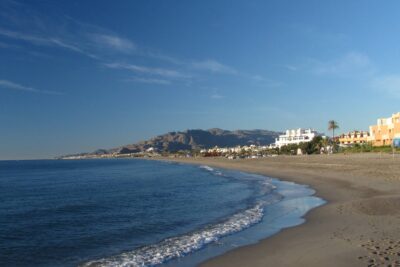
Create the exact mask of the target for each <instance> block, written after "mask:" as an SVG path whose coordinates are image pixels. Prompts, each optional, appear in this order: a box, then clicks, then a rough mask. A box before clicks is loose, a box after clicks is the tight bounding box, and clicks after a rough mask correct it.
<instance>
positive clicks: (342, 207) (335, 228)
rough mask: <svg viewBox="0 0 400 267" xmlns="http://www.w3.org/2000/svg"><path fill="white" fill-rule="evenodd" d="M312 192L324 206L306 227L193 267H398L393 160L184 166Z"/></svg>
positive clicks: (398, 192)
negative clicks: (249, 175)
mask: <svg viewBox="0 0 400 267" xmlns="http://www.w3.org/2000/svg"><path fill="white" fill-rule="evenodd" d="M176 161H180V162H187V163H195V164H207V165H209V166H213V167H220V168H228V169H237V170H242V171H246V172H253V173H259V174H263V175H267V176H270V177H275V178H280V179H283V180H287V181H293V182H297V183H301V184H308V185H310V186H311V187H312V188H314V189H315V190H316V191H317V193H316V195H317V196H320V197H322V198H323V199H325V200H327V201H328V203H327V204H326V205H324V206H322V207H319V208H317V209H314V210H312V211H310V212H309V213H308V214H307V215H306V223H304V224H302V225H300V226H296V227H293V228H288V229H285V230H283V231H281V232H280V233H278V234H276V235H274V236H272V237H269V238H267V239H264V240H261V241H260V242H258V243H257V244H254V245H250V246H246V247H241V248H238V249H234V250H232V251H230V252H228V253H226V254H224V255H221V256H218V257H216V258H214V259H211V260H209V261H206V262H205V263H203V264H202V265H201V266H206V267H211V266H218V267H221V266H230V267H231V266H240V267H243V266H254V267H257V266H274V267H276V266H297V267H298V266H307V267H313V266H352V267H353V266H400V155H396V157H395V158H392V156H391V155H387V154H383V155H381V154H367V153H364V154H352V155H329V156H328V155H315V156H314V155H313V156H279V157H274V158H272V157H270V158H262V159H241V160H228V159H224V158H191V159H190V158H189V159H176Z"/></svg>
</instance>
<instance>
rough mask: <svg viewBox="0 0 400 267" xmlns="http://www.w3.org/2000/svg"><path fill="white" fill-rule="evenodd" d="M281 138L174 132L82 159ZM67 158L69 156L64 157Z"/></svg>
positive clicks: (252, 132)
mask: <svg viewBox="0 0 400 267" xmlns="http://www.w3.org/2000/svg"><path fill="white" fill-rule="evenodd" d="M279 134H281V133H280V132H276V131H269V130H262V129H255V130H234V131H230V130H223V129H220V128H211V129H208V130H202V129H188V130H185V131H173V132H168V133H165V134H161V135H157V136H155V137H152V138H150V139H148V140H144V141H139V142H137V143H134V144H127V145H123V146H119V147H115V148H111V149H98V150H96V151H94V152H91V153H80V154H75V155H68V156H78V155H103V154H112V153H117V154H128V153H138V152H144V151H146V150H148V149H149V148H153V149H154V150H155V151H158V152H171V153H173V152H177V151H180V150H195V149H207V148H212V147H215V146H218V147H233V146H238V145H240V146H244V145H252V144H254V145H269V144H271V143H273V142H274V141H275V138H276V137H278V135H279ZM64 157H65V156H64Z"/></svg>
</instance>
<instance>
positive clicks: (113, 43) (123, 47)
mask: <svg viewBox="0 0 400 267" xmlns="http://www.w3.org/2000/svg"><path fill="white" fill-rule="evenodd" d="M90 37H91V39H92V41H93V42H95V43H96V44H97V45H99V46H100V47H104V48H107V49H112V50H116V51H118V52H122V53H131V52H133V51H135V50H136V45H135V44H134V43H133V42H132V41H130V40H128V39H125V38H121V37H118V36H116V35H109V34H91V35H90Z"/></svg>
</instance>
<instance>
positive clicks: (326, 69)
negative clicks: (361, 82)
mask: <svg viewBox="0 0 400 267" xmlns="http://www.w3.org/2000/svg"><path fill="white" fill-rule="evenodd" d="M311 61H312V63H311V64H312V65H313V66H312V69H311V71H312V72H313V73H314V74H319V75H324V74H339V75H352V74H354V73H355V72H357V73H364V74H365V73H366V72H371V71H373V64H372V62H371V60H370V58H369V57H368V56H367V55H365V54H363V53H359V52H350V53H347V54H345V55H344V56H341V57H339V58H337V59H334V60H331V61H326V62H323V61H318V60H311Z"/></svg>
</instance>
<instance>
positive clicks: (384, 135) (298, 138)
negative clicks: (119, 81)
mask: <svg viewBox="0 0 400 267" xmlns="http://www.w3.org/2000/svg"><path fill="white" fill-rule="evenodd" d="M338 128H339V125H338V123H337V122H335V121H330V122H329V127H328V130H332V136H327V135H325V134H323V133H319V132H318V131H316V130H314V129H312V128H307V129H303V128H298V129H288V130H286V131H285V133H283V134H281V135H279V136H278V137H277V138H276V139H275V142H274V143H271V144H269V145H256V144H249V145H238V146H233V147H218V146H214V147H211V148H204V149H196V150H182V151H176V152H166V151H159V150H158V149H156V148H154V147H147V148H146V149H145V150H144V151H139V152H134V153H121V152H114V153H100V154H85V155H74V156H66V157H63V159H87V158H134V157H144V158H146V157H160V156H164V157H165V156H167V157H225V158H228V159H240V158H253V159H254V158H261V157H274V156H277V155H307V154H332V153H335V152H344V153H346V152H357V151H360V152H370V151H378V152H379V151H380V152H382V151H384V152H395V151H396V150H398V148H400V112H398V113H394V114H392V115H391V116H390V117H386V118H379V119H377V123H376V124H374V125H371V126H369V131H364V130H354V131H351V132H348V133H342V134H339V135H337V136H335V134H334V131H335V129H338Z"/></svg>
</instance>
